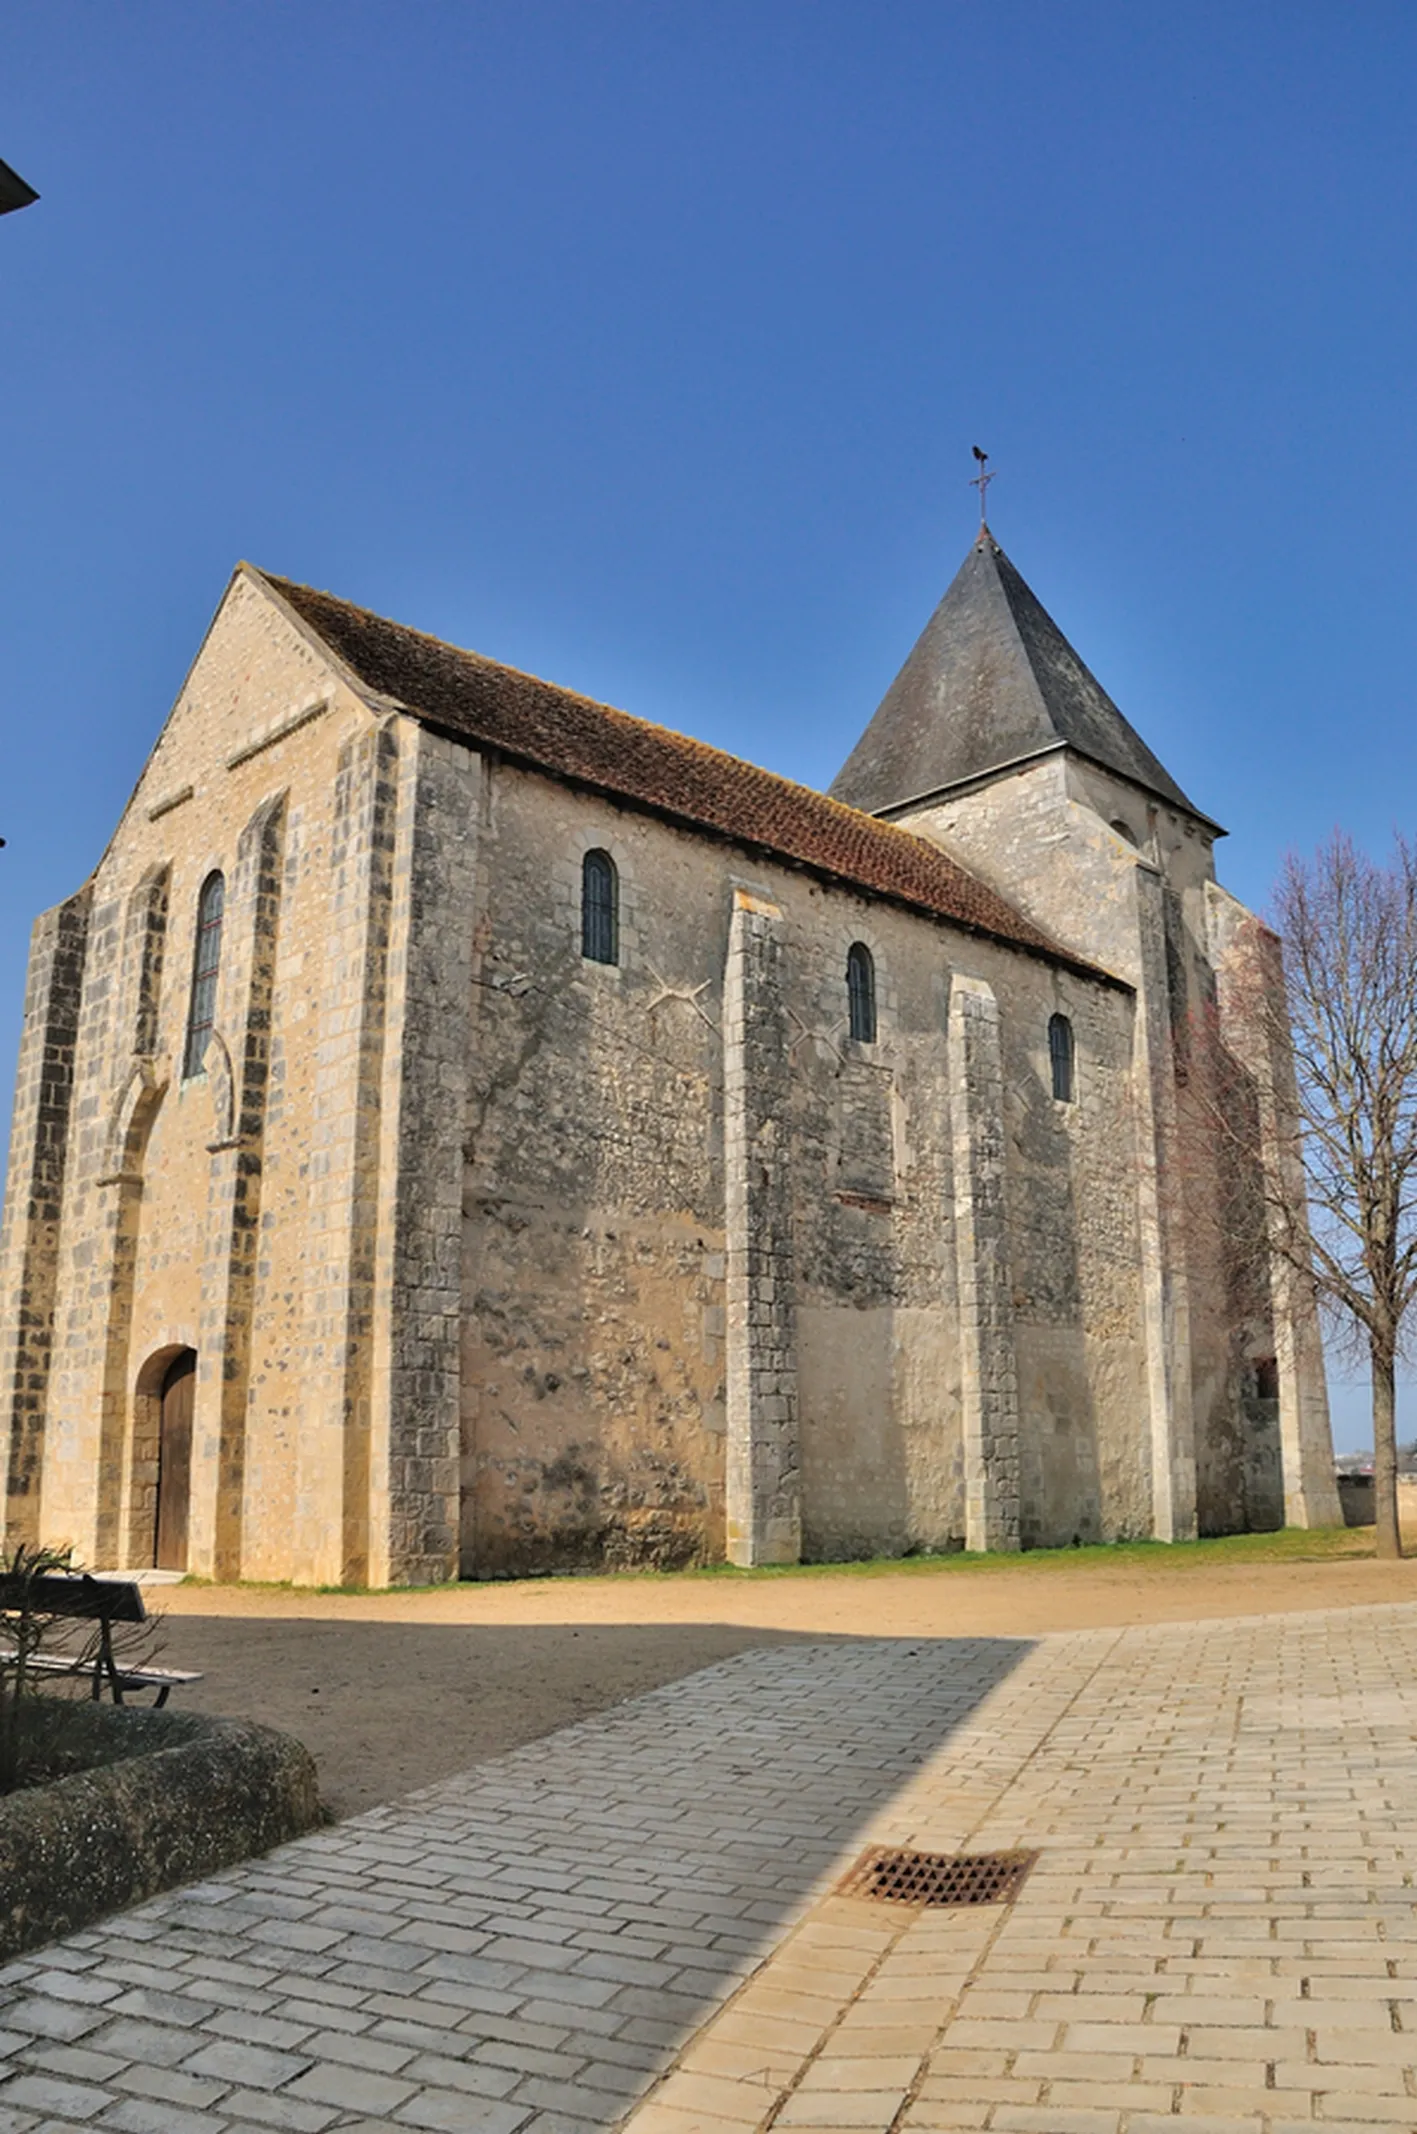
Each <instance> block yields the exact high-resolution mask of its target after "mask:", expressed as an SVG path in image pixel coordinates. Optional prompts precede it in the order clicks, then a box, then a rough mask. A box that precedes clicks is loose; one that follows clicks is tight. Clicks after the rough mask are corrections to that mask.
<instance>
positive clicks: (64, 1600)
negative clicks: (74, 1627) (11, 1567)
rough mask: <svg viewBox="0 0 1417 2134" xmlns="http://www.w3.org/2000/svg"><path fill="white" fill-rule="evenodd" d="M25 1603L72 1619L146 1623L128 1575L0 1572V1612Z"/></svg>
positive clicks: (136, 1588)
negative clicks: (35, 1575)
mask: <svg viewBox="0 0 1417 2134" xmlns="http://www.w3.org/2000/svg"><path fill="white" fill-rule="evenodd" d="M27 1600H28V1605H29V1606H30V1607H32V1608H34V1609H36V1610H37V1611H38V1612H39V1613H40V1614H41V1615H63V1616H68V1617H69V1618H70V1619H71V1620H73V1621H75V1622H98V1623H145V1622H146V1621H147V1619H148V1611H147V1609H146V1608H145V1607H144V1606H143V1595H142V1588H141V1587H140V1586H138V1585H137V1584H136V1582H135V1581H134V1580H132V1579H129V1578H91V1577H89V1576H88V1574H87V1573H86V1572H83V1571H80V1572H76V1573H75V1574H74V1575H73V1576H72V1577H69V1576H66V1575H65V1574H64V1573H63V1572H59V1571H47V1572H45V1573H43V1574H42V1575H41V1576H40V1577H38V1578H17V1577H16V1576H15V1574H14V1572H7V1573H3V1574H0V1613H4V1612H5V1611H9V1613H11V1614H13V1613H14V1612H15V1611H16V1610H17V1609H19V1608H22V1607H24V1606H25V1605H26V1601H27Z"/></svg>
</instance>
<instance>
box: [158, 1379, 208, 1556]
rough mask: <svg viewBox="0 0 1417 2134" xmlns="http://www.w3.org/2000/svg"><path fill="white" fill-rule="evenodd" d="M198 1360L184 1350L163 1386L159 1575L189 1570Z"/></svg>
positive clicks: (159, 1470) (159, 1488) (159, 1444)
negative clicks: (189, 1530)
mask: <svg viewBox="0 0 1417 2134" xmlns="http://www.w3.org/2000/svg"><path fill="white" fill-rule="evenodd" d="M196 1383H197V1357H196V1353H195V1351H194V1350H192V1349H184V1350H183V1352H182V1354H181V1355H180V1356H179V1357H178V1358H177V1361H176V1362H175V1363H174V1364H173V1365H172V1366H171V1368H170V1369H169V1371H168V1373H167V1376H166V1378H164V1380H163V1382H162V1422H161V1426H160V1429H159V1434H158V1453H157V1547H156V1549H155V1550H154V1552H153V1562H154V1564H155V1565H156V1566H157V1568H158V1570H160V1571H185V1570H186V1568H187V1508H188V1505H189V1503H190V1502H191V1496H192V1394H193V1391H194V1389H195V1387H196Z"/></svg>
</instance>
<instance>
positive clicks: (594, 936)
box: [581, 851, 620, 963]
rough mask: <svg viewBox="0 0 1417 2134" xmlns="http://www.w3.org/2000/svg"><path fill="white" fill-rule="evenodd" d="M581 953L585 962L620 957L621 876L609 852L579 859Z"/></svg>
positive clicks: (616, 959) (593, 853)
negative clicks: (580, 860)
mask: <svg viewBox="0 0 1417 2134" xmlns="http://www.w3.org/2000/svg"><path fill="white" fill-rule="evenodd" d="M581 954H582V955H583V956H584V957H585V959H586V961H587V962H588V963H618V962H619V961H620V878H619V876H618V874H617V873H616V870H615V862H614V860H613V859H611V857H610V854H609V853H608V852H600V851H595V852H587V854H586V856H585V858H584V860H583V861H582V862H581Z"/></svg>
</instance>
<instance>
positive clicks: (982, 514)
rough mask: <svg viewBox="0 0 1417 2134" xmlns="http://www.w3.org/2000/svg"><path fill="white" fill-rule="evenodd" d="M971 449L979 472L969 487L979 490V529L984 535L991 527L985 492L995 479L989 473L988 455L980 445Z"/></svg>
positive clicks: (972, 446)
mask: <svg viewBox="0 0 1417 2134" xmlns="http://www.w3.org/2000/svg"><path fill="white" fill-rule="evenodd" d="M969 449H970V451H971V452H972V453H973V454H974V457H975V458H976V459H977V460H978V462H979V472H978V473H977V474H976V475H975V476H974V478H973V480H972V481H971V482H970V485H969V486H970V488H971V489H977V490H978V491H979V529H980V532H981V533H983V532H985V531H987V529H988V525H989V517H988V513H987V512H986V510H985V508H984V497H985V492H986V490H987V489H988V487H989V484H990V482H992V481H993V479H994V477H993V475H992V474H991V473H990V472H989V455H988V453H987V452H982V451H981V450H980V448H979V446H978V445H971V446H970V448H969Z"/></svg>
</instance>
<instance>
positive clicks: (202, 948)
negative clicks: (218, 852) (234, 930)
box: [182, 874, 226, 1075]
mask: <svg viewBox="0 0 1417 2134" xmlns="http://www.w3.org/2000/svg"><path fill="white" fill-rule="evenodd" d="M225 909H226V881H225V878H224V877H223V876H222V875H220V874H209V875H208V876H207V878H206V880H205V882H203V884H202V893H201V895H200V896H199V897H198V899H197V946H196V951H195V953H194V954H193V957H192V1002H191V1006H190V1007H189V1008H188V1010H187V1046H186V1050H185V1051H184V1053H183V1055H182V1072H183V1074H184V1075H194V1074H200V1073H201V1071H202V1061H203V1059H204V1058H205V1057H206V1050H207V1039H208V1038H209V1037H210V1036H211V1034H212V1024H213V1022H214V1021H215V1019H216V979H217V972H218V971H219V970H220V969H221V917H222V913H223V911H224V910H225Z"/></svg>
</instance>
